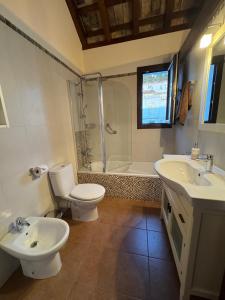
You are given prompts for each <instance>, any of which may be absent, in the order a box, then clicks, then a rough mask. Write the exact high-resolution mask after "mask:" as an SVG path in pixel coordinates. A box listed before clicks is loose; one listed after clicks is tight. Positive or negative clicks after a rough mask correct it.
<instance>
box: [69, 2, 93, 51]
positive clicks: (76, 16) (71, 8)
mask: <svg viewBox="0 0 225 300" xmlns="http://www.w3.org/2000/svg"><path fill="white" fill-rule="evenodd" d="M66 4H67V6H68V9H69V11H70V14H71V17H72V19H73V23H74V25H75V28H76V30H77V34H78V36H79V38H80V41H81V44H82V47H83V49H85V48H86V47H87V45H88V44H87V40H86V38H85V36H84V32H83V29H82V28H83V26H82V24H81V20H80V17H79V14H78V12H77V7H76V5H75V3H74V1H73V0H66Z"/></svg>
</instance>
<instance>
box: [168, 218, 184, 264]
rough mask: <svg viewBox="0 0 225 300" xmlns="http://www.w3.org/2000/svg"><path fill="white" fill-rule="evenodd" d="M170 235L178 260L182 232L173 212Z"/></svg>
mask: <svg viewBox="0 0 225 300" xmlns="http://www.w3.org/2000/svg"><path fill="white" fill-rule="evenodd" d="M170 234H171V237H172V240H173V244H174V247H175V250H176V254H177V257H178V259H179V261H180V259H181V252H182V246H183V235H182V232H181V230H180V227H179V225H178V222H177V220H176V218H175V216H174V214H172V218H171V232H170Z"/></svg>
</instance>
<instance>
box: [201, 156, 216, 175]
mask: <svg viewBox="0 0 225 300" xmlns="http://www.w3.org/2000/svg"><path fill="white" fill-rule="evenodd" d="M198 159H199V160H203V161H205V162H206V167H205V171H206V172H209V173H211V172H212V170H213V160H214V156H213V154H204V155H202V156H201V157H199V158H198Z"/></svg>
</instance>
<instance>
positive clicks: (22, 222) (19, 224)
mask: <svg viewBox="0 0 225 300" xmlns="http://www.w3.org/2000/svg"><path fill="white" fill-rule="evenodd" d="M13 225H14V226H13V228H14V230H16V231H18V232H21V231H22V229H23V227H24V226H30V223H29V222H27V220H26V219H25V218H23V217H18V218H16V222H15V223H14V224H13Z"/></svg>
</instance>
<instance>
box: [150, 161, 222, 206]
mask: <svg viewBox="0 0 225 300" xmlns="http://www.w3.org/2000/svg"><path fill="white" fill-rule="evenodd" d="M155 170H156V172H157V173H158V175H159V176H160V178H161V179H162V181H163V182H165V183H166V184H167V185H168V186H170V187H171V188H172V189H173V190H175V191H179V192H181V193H185V194H186V195H188V196H189V198H190V199H205V200H219V201H225V176H224V174H225V172H224V171H222V170H221V171H222V172H223V175H221V174H217V173H216V170H218V168H215V167H214V170H215V173H214V172H213V173H207V172H205V167H204V165H203V164H202V163H201V162H200V161H194V160H191V159H186V158H185V159H182V158H180V159H176V158H174V159H173V158H164V159H161V160H159V161H157V162H156V163H155ZM222 172H220V173H222Z"/></svg>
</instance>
